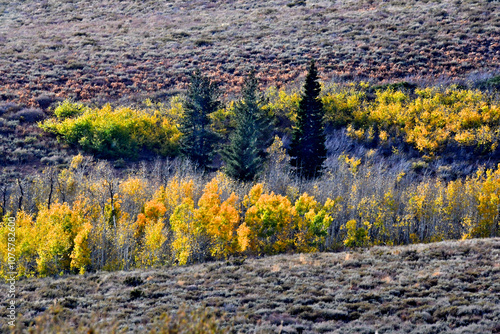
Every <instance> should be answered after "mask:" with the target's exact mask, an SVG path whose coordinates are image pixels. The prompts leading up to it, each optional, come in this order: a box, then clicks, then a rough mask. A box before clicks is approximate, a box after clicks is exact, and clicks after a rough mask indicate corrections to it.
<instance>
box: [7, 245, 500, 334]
mask: <svg viewBox="0 0 500 334" xmlns="http://www.w3.org/2000/svg"><path fill="white" fill-rule="evenodd" d="M18 283H19V286H20V291H19V300H20V303H19V306H18V309H19V312H20V314H22V317H20V318H19V322H18V327H17V329H16V331H14V333H21V332H23V330H25V329H26V326H28V325H29V324H30V323H32V322H33V323H36V327H33V331H31V332H30V333H148V332H150V333H304V334H305V333H344V334H346V333H365V334H369V333H371V334H374V333H380V334H382V333H422V334H423V333H429V334H430V333H464V334H465V333H470V334H477V333H500V326H499V322H498V320H499V319H500V299H499V295H500V240H499V239H498V238H497V239H481V240H478V239H477V240H467V241H459V242H441V243H435V244H428V245H425V244H419V245H411V246H404V247H373V248H371V249H366V250H360V251H354V252H342V253H315V254H302V255H299V254H297V255H278V256H272V257H266V258H254V259H250V258H249V259H242V258H234V259H231V260H229V261H224V262H210V263H206V264H201V265H195V266H188V267H178V268H159V269H154V270H152V269H150V270H134V271H127V272H114V273H113V272H97V273H88V274H85V275H84V276H77V277H75V276H67V275H64V276H58V277H52V278H44V279H36V278H31V279H24V280H21V281H19V282H18ZM0 316H1V318H2V319H4V318H5V317H6V311H5V309H2V310H1V312H0ZM0 324H2V322H0ZM0 326H3V325H0ZM0 331H2V332H4V333H8V331H7V329H6V328H5V327H0Z"/></svg>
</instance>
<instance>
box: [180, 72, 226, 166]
mask: <svg viewBox="0 0 500 334" xmlns="http://www.w3.org/2000/svg"><path fill="white" fill-rule="evenodd" d="M219 96H220V91H219V89H218V88H217V85H216V84H215V83H214V82H211V81H210V79H209V78H207V77H205V76H202V75H201V73H200V71H199V70H196V71H195V72H194V74H193V76H192V77H191V83H190V86H189V88H188V92H187V96H186V99H185V101H184V104H183V107H184V115H183V118H182V120H181V122H180V131H181V133H182V137H181V140H180V143H181V152H182V154H183V155H184V156H186V157H188V158H189V159H191V161H193V162H194V163H195V164H197V165H198V166H199V167H201V168H202V169H209V168H210V167H211V164H212V160H213V156H214V153H215V148H216V145H217V143H218V141H219V136H218V135H217V134H216V133H215V132H214V131H212V129H211V128H210V117H209V115H210V114H211V113H213V112H215V111H217V109H218V108H219V106H220V101H219V100H218V98H219Z"/></svg>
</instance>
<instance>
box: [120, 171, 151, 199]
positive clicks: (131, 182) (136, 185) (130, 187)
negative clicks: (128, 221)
mask: <svg viewBox="0 0 500 334" xmlns="http://www.w3.org/2000/svg"><path fill="white" fill-rule="evenodd" d="M147 187H148V184H147V182H146V181H145V180H143V179H140V178H138V177H128V178H127V179H126V180H125V181H123V182H121V183H120V195H121V198H122V199H123V200H124V201H131V202H133V203H134V204H140V205H142V204H144V203H145V202H146V201H147V198H148V194H147V191H146V189H147Z"/></svg>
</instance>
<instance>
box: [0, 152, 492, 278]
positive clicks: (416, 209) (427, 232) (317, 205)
mask: <svg viewBox="0 0 500 334" xmlns="http://www.w3.org/2000/svg"><path fill="white" fill-rule="evenodd" d="M356 162H357V161H356V160H355V159H353V158H349V157H347V156H342V157H340V158H339V165H338V170H337V171H336V173H335V174H330V173H327V175H325V176H323V179H322V183H320V184H316V185H315V186H314V187H312V188H309V193H308V192H302V191H300V189H299V188H300V187H299V188H297V187H296V186H293V185H289V186H288V187H287V188H286V189H285V192H284V193H277V192H275V191H273V190H271V189H269V188H268V187H269V185H268V184H266V183H255V184H253V185H251V184H242V183H238V182H236V181H234V180H231V179H229V178H228V177H227V176H225V175H224V174H222V173H216V174H214V175H212V176H211V177H210V178H208V179H206V180H205V179H204V178H200V176H199V175H197V174H193V173H188V174H185V175H180V174H174V175H170V176H165V177H160V178H158V177H156V178H155V177H152V176H151V175H150V176H149V177H146V176H145V175H141V174H140V173H136V174H134V175H131V176H128V177H118V176H115V175H113V174H112V173H111V172H110V169H109V167H107V166H106V165H105V164H104V165H103V163H102V162H101V163H97V164H96V163H94V162H92V161H91V160H89V158H84V157H82V156H76V157H75V158H74V159H73V162H72V164H71V166H69V167H68V168H67V169H64V170H62V171H60V172H59V173H58V176H57V178H56V181H55V182H56V183H55V184H54V186H55V187H54V189H56V190H55V194H54V195H53V197H52V203H50V205H49V202H48V200H47V196H46V193H47V191H48V188H49V187H50V184H48V183H47V180H46V179H43V175H45V174H42V175H41V177H38V178H36V180H34V181H33V182H32V183H30V184H29V186H28V185H27V186H25V188H24V189H25V194H26V193H28V192H29V193H30V194H32V195H30V199H25V200H23V203H22V206H21V208H19V207H18V204H19V197H18V194H17V193H16V192H13V193H12V196H11V198H10V199H9V201H8V206H7V211H6V212H5V214H4V218H3V224H2V225H1V227H0V256H1V258H2V261H1V262H0V263H1V266H2V267H1V270H2V272H3V273H6V272H7V271H8V270H7V268H6V267H5V266H6V263H7V261H6V259H7V256H8V254H7V233H8V228H7V221H8V217H10V216H15V217H16V226H17V227H16V228H17V230H16V235H17V241H16V242H17V244H18V249H17V251H16V261H17V263H18V267H19V270H18V273H19V276H33V275H36V276H46V275H54V274H59V273H64V272H79V273H84V272H86V271H89V270H91V271H92V270H103V269H104V270H117V269H129V268H137V267H139V268H141V267H155V266H160V265H176V264H177V265H184V264H189V263H194V262H203V261H208V260H210V259H228V258H229V257H233V256H252V255H264V254H277V253H283V252H315V251H323V250H335V249H343V248H345V247H364V246H369V245H398V244H409V243H420V242H434V241H440V240H445V239H464V238H478V237H493V236H499V235H500V226H499V220H498V217H499V215H500V200H499V198H500V170H499V169H495V170H484V169H480V170H479V171H478V172H477V173H476V174H474V175H471V176H469V177H467V178H465V179H462V180H461V179H458V180H455V181H449V182H444V181H439V180H433V179H429V180H423V181H421V182H410V183H404V182H403V181H401V175H398V176H397V177H394V178H393V179H389V178H387V176H383V174H377V172H376V171H375V170H373V169H372V168H371V167H370V166H364V165H359V163H356ZM382 177H386V178H385V179H384V181H383V182H381V180H382ZM318 185H319V186H318ZM381 185H383V186H381ZM63 198H64V201H63Z"/></svg>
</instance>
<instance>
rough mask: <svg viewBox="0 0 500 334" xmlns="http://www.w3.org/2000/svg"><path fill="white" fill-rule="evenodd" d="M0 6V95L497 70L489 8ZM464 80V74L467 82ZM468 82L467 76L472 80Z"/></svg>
mask: <svg viewBox="0 0 500 334" xmlns="http://www.w3.org/2000/svg"><path fill="white" fill-rule="evenodd" d="M297 3H300V1H294V0H273V1H263V0H259V1H244V0H226V1H206V0H193V1H180V0H173V1H166V0H163V1H156V0H151V1H144V2H138V1H132V0H125V1H115V0H91V1H88V0H85V1H84V0H75V1H71V2H67V1H62V0H53V1H17V2H14V1H7V0H2V1H0V21H1V22H2V24H1V25H0V48H2V52H1V54H0V95H1V97H2V98H3V99H6V100H13V101H19V100H20V101H22V102H23V103H31V104H33V105H35V104H36V102H35V98H36V97H38V96H40V95H44V94H52V93H53V94H57V95H58V96H61V97H68V96H71V97H74V98H78V99H84V100H89V99H93V100H100V101H103V100H109V99H116V98H119V97H123V96H125V97H127V98H130V97H133V96H135V95H138V94H139V95H140V94H149V95H151V96H161V95H162V94H164V93H166V92H168V91H169V90H171V89H174V88H183V87H185V84H186V80H187V76H188V74H189V73H190V71H191V70H192V69H193V67H194V66H199V67H201V68H205V69H206V70H207V71H209V72H211V74H212V75H213V76H214V77H215V78H217V79H218V80H221V81H222V82H224V83H227V84H228V85H227V88H228V90H229V91H232V90H238V85H237V84H236V83H239V82H240V81H241V76H242V74H244V72H245V69H246V68H247V67H248V66H250V65H252V66H255V67H256V68H257V69H258V70H259V71H260V75H261V76H262V80H263V82H264V84H266V85H267V84H278V85H279V84H280V83H287V82H290V81H293V80H294V79H295V78H297V77H298V76H299V75H300V74H301V73H302V72H303V71H304V65H305V63H306V61H307V60H308V59H310V57H315V58H317V59H318V60H319V65H320V72H321V73H322V75H323V76H324V77H325V78H328V77H332V76H342V77H344V78H349V77H365V78H375V79H384V80H393V79H395V78H405V77H409V78H413V79H415V80H419V78H428V79H431V80H432V81H436V78H437V77H439V76H444V77H451V78H457V77H461V78H472V77H475V78H477V77H479V76H481V75H487V73H491V72H494V71H498V61H499V57H500V16H499V13H500V9H499V8H500V7H499V6H498V5H497V3H496V2H495V1H483V0H442V1H417V0H411V1H401V0H389V1H387V0H384V1H382V0H364V1H359V0H344V1H326V0H308V1H307V2H306V5H305V6H302V5H300V4H297ZM474 73H475V74H474ZM472 74H474V75H473V76H472V77H471V75H472Z"/></svg>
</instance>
